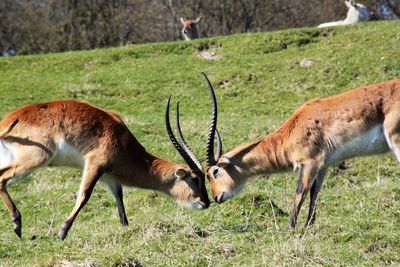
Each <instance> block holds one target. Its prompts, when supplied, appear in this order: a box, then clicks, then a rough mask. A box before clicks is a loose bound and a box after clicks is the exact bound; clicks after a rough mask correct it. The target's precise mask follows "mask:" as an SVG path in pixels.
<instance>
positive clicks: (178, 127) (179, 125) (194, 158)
mask: <svg viewBox="0 0 400 267" xmlns="http://www.w3.org/2000/svg"><path fill="white" fill-rule="evenodd" d="M176 129H177V131H178V138H179V141H180V142H181V144H182V147H183V149H184V150H185V151H186V153H187V154H188V155H189V157H190V158H191V159H192V161H193V162H194V163H195V164H196V165H197V168H198V169H199V170H201V169H203V167H202V166H201V163H200V161H199V160H198V159H197V157H196V155H195V154H194V152H193V150H192V149H191V148H190V147H189V145H188V144H187V143H186V141H185V138H184V137H183V134H182V130H181V124H180V122H179V102H178V103H177V104H176Z"/></svg>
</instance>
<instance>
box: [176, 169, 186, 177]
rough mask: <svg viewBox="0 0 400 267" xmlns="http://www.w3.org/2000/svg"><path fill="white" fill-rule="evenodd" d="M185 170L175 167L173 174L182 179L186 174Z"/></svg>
mask: <svg viewBox="0 0 400 267" xmlns="http://www.w3.org/2000/svg"><path fill="white" fill-rule="evenodd" d="M187 174H188V173H187V171H186V170H185V169H177V170H176V171H175V176H176V178H178V179H184V178H185V177H186V176H187Z"/></svg>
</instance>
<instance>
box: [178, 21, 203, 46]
mask: <svg viewBox="0 0 400 267" xmlns="http://www.w3.org/2000/svg"><path fill="white" fill-rule="evenodd" d="M200 19H201V16H199V17H198V18H197V19H195V20H190V19H183V18H182V17H181V18H180V20H181V23H182V25H183V28H182V35H183V38H185V40H186V41H190V40H193V39H197V38H199V32H198V28H197V24H199V22H200Z"/></svg>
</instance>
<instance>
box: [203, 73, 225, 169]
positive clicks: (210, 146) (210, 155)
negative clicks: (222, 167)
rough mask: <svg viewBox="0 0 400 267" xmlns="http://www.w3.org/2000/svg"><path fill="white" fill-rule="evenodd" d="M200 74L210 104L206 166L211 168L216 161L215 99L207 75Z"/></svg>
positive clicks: (216, 112)
mask: <svg viewBox="0 0 400 267" xmlns="http://www.w3.org/2000/svg"><path fill="white" fill-rule="evenodd" d="M202 74H203V76H204V78H205V79H206V81H207V84H208V89H209V90H210V96H211V103H212V113H211V123H210V130H209V131H208V140H207V153H206V157H207V165H208V166H212V165H215V164H216V160H215V158H214V138H215V131H216V129H217V119H218V110H217V99H216V98H215V93H214V88H213V86H212V85H211V82H210V80H209V79H208V78H207V75H206V74H205V73H204V72H202ZM221 145H222V144H221Z"/></svg>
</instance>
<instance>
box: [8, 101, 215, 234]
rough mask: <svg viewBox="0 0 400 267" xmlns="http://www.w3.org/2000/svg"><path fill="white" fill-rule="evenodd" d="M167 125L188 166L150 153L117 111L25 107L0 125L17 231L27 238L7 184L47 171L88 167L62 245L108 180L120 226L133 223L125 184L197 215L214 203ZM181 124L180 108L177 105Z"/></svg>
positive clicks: (74, 104)
mask: <svg viewBox="0 0 400 267" xmlns="http://www.w3.org/2000/svg"><path fill="white" fill-rule="evenodd" d="M170 100H171V97H170V98H169V99H168V105H167V109H166V115H165V121H166V127H167V132H168V135H169V137H170V140H171V142H172V143H173V145H174V147H175V148H176V149H177V151H178V152H179V154H180V155H181V156H182V158H183V159H184V160H185V162H186V164H187V165H184V164H178V163H173V162H170V161H167V160H164V159H161V158H158V157H156V156H153V155H151V154H150V153H148V152H147V151H146V149H145V148H144V147H143V146H142V145H141V144H140V143H139V142H138V141H137V140H136V138H135V137H134V136H133V135H132V133H131V132H130V131H129V129H128V128H127V126H126V125H125V124H124V122H123V121H122V119H121V117H120V116H119V115H118V114H117V113H114V112H112V111H106V110H102V109H99V108H96V107H94V106H92V105H89V104H87V103H83V102H78V101H72V100H67V101H56V102H48V103H35V104H29V105H26V106H23V107H21V108H19V109H17V110H15V111H13V112H11V113H10V114H8V115H7V116H6V117H5V118H4V119H3V120H2V121H1V122H0V195H1V197H2V199H3V201H4V203H5V204H6V206H7V208H8V211H9V213H10V216H11V218H12V222H13V225H14V231H15V233H16V234H17V235H18V237H20V238H21V226H22V223H21V214H20V212H19V211H18V209H17V207H16V206H15V204H14V202H13V200H12V199H11V197H10V195H9V193H8V192H7V185H8V184H10V183H12V182H13V181H15V180H17V179H20V178H23V177H25V176H27V175H28V174H29V173H30V172H31V171H33V170H34V169H36V168H39V167H44V166H70V167H75V168H83V174H82V181H81V184H80V189H79V192H78V195H77V200H76V204H75V207H74V208H73V210H72V211H71V213H70V214H69V216H68V217H67V219H66V220H65V221H64V223H63V224H62V226H61V228H60V231H59V233H58V237H59V238H60V239H61V240H64V239H65V237H66V236H67V233H68V231H69V229H70V228H71V226H72V224H73V222H74V220H75V218H76V217H77V215H78V213H79V211H80V210H81V209H82V208H83V207H84V206H85V204H86V203H87V201H88V200H89V198H90V195H91V193H92V190H93V188H94V186H95V184H96V183H97V181H99V180H102V181H104V182H105V183H106V184H107V185H108V187H109V189H110V190H111V192H112V194H113V195H114V197H115V200H116V203H117V208H118V213H119V219H120V223H121V225H122V226H127V225H128V220H127V217H126V214H125V208H124V203H123V192H122V186H121V185H125V186H134V187H139V188H144V189H152V190H157V191H160V192H163V193H165V194H167V195H168V196H170V197H172V198H174V199H175V200H176V201H177V202H178V203H179V204H182V205H183V206H186V207H190V208H193V209H199V210H201V209H206V208H208V206H209V205H210V201H209V199H208V195H207V190H206V188H205V185H204V184H205V173H204V171H203V169H202V167H201V164H200V162H199V160H198V159H197V158H196V156H195V155H194V153H193V152H192V151H191V149H190V147H189V146H188V145H187V143H186V141H185V140H184V139H183V136H182V132H181V130H180V126H179V123H178V133H179V141H180V142H179V141H178V140H177V139H176V138H175V136H174V134H173V132H172V130H171V126H170V121H169V113H170V111H169V106H170ZM177 109H178V110H177V122H179V106H178V107H177Z"/></svg>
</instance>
